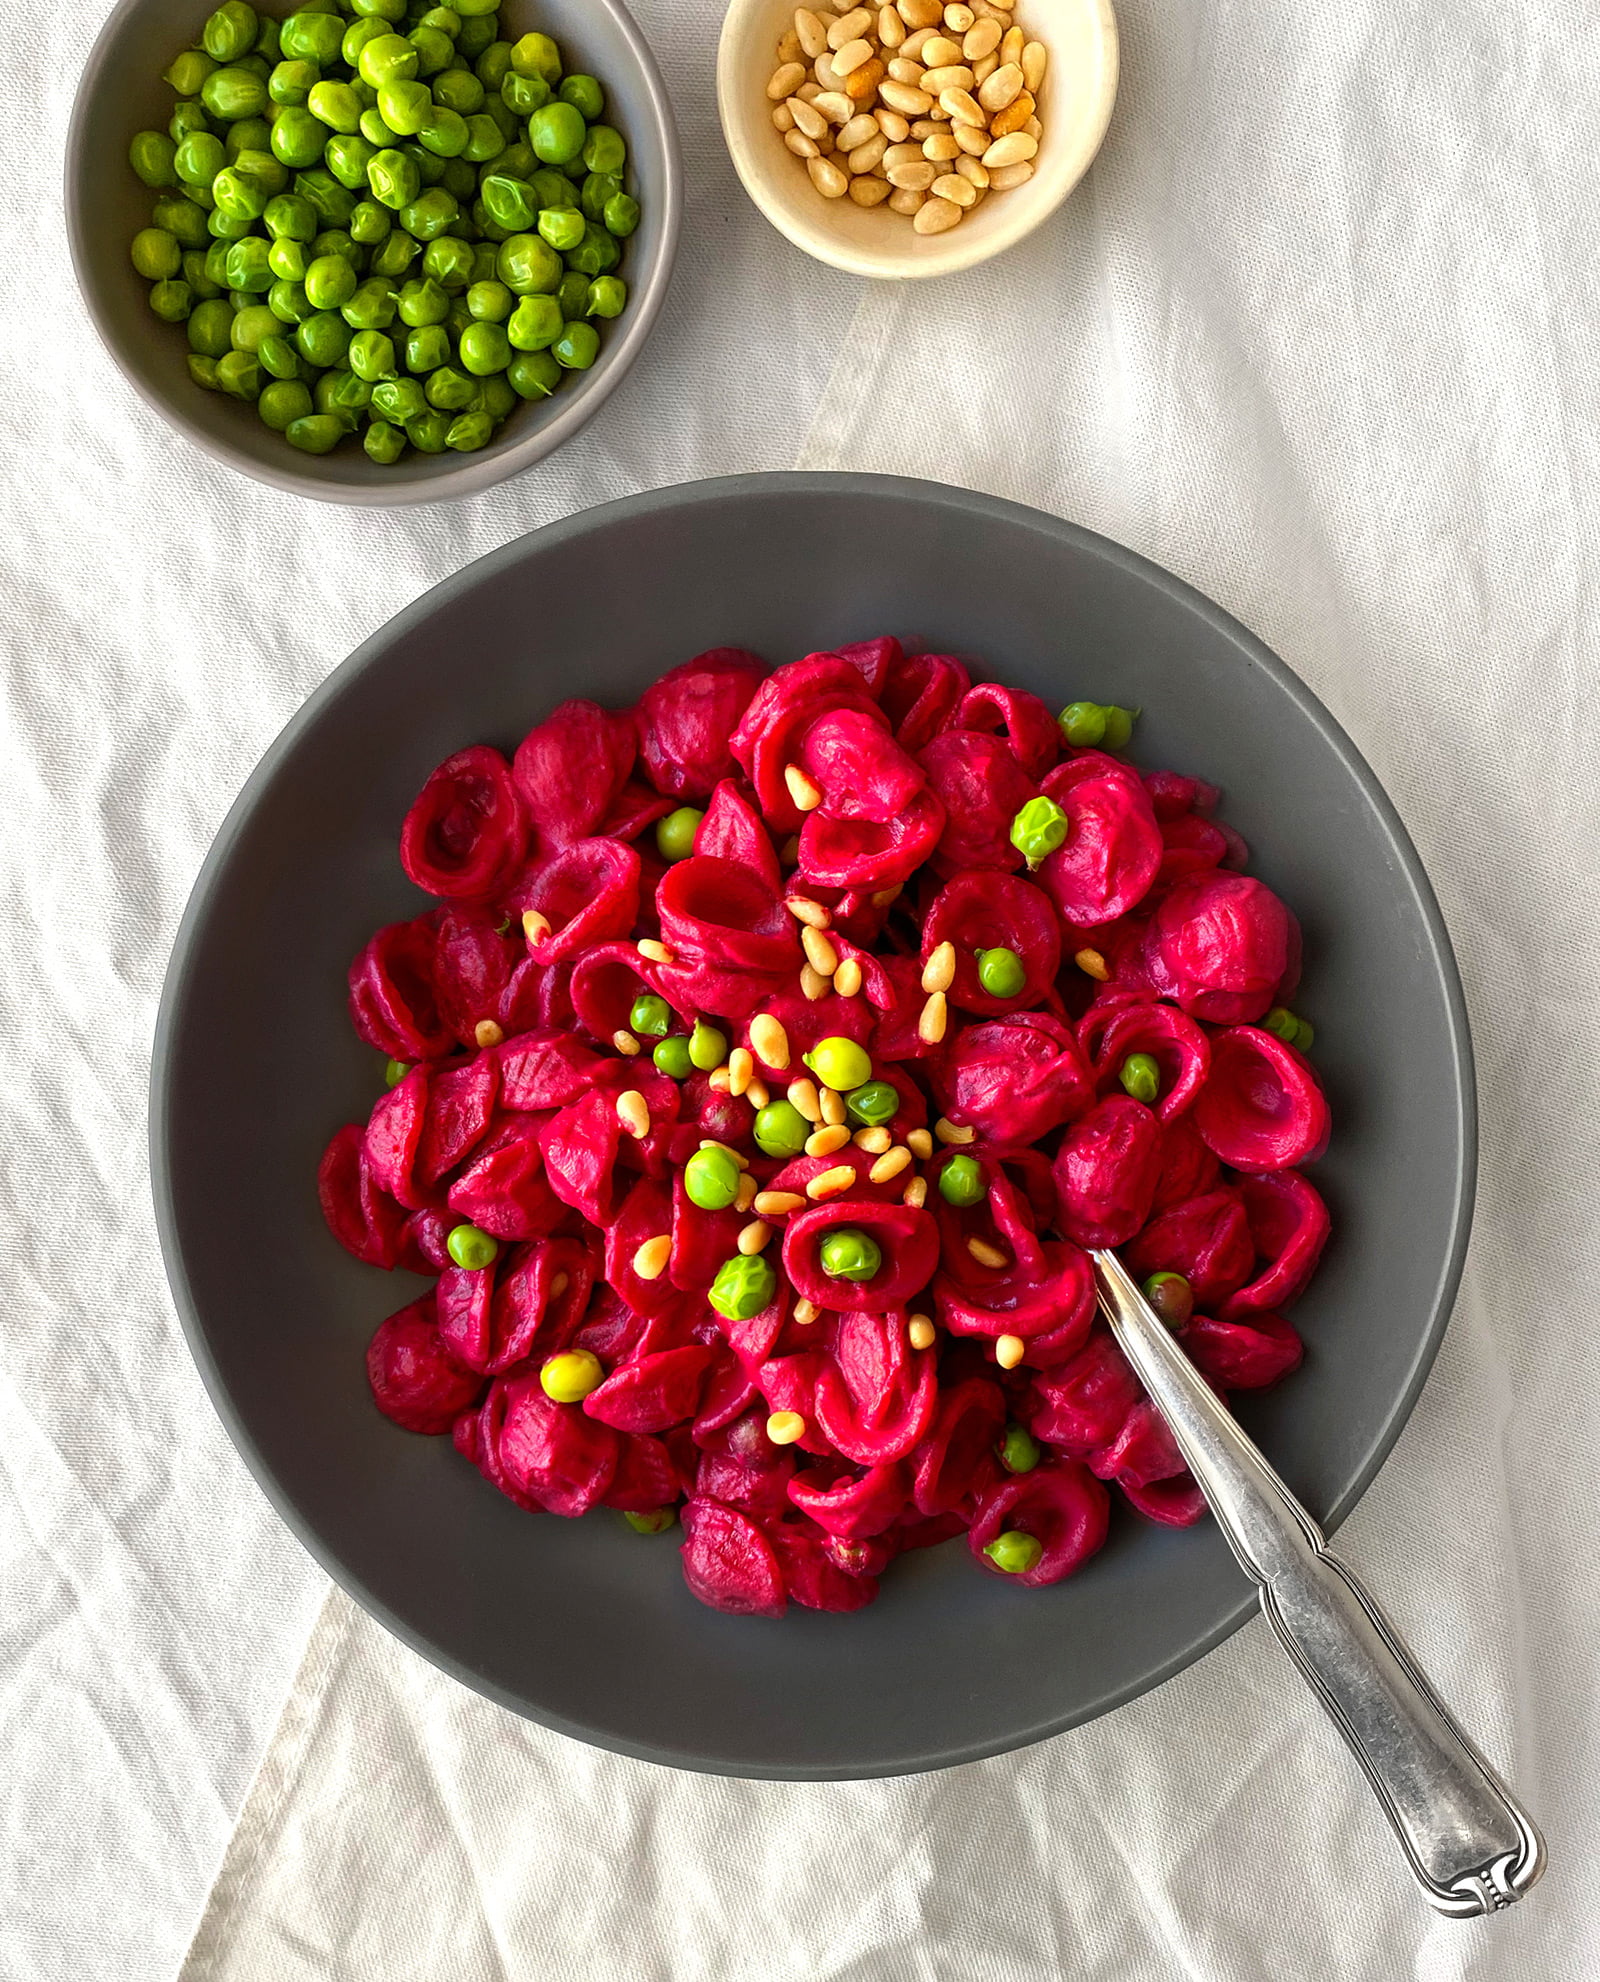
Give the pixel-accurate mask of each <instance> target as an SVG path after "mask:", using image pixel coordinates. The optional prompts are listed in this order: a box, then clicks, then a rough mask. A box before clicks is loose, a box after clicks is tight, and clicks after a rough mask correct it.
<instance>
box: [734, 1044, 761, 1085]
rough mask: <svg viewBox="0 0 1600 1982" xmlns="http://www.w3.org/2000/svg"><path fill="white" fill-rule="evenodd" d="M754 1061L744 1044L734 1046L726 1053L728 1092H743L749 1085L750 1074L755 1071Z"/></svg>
mask: <svg viewBox="0 0 1600 1982" xmlns="http://www.w3.org/2000/svg"><path fill="white" fill-rule="evenodd" d="M755 1070H756V1065H755V1061H754V1060H752V1059H751V1057H750V1050H749V1048H748V1047H746V1046H735V1047H734V1049H733V1051H732V1052H731V1053H730V1054H729V1055H728V1092H729V1093H730V1094H743V1093H744V1091H745V1089H746V1088H747V1087H748V1086H749V1085H750V1076H751V1075H752V1074H753V1073H754V1072H755Z"/></svg>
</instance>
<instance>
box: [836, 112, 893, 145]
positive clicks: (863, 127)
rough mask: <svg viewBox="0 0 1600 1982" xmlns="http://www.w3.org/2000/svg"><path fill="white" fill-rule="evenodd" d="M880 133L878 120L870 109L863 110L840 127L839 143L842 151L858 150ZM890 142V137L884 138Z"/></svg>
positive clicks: (886, 141) (885, 141)
mask: <svg viewBox="0 0 1600 1982" xmlns="http://www.w3.org/2000/svg"><path fill="white" fill-rule="evenodd" d="M878 135H879V131H878V120H877V118H876V117H874V116H873V115H872V113H871V111H869V110H863V111H862V112H861V114H860V116H858V117H852V118H851V119H850V121H849V123H848V124H844V125H842V126H841V127H840V130H839V136H838V145H839V149H840V150H841V151H858V150H860V148H861V146H862V145H864V144H865V143H866V142H867V140H868V139H869V138H875V137H877V136H878ZM884 143H885V144H887V143H888V139H887V138H885V139H884Z"/></svg>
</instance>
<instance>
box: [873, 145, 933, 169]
mask: <svg viewBox="0 0 1600 1982" xmlns="http://www.w3.org/2000/svg"><path fill="white" fill-rule="evenodd" d="M922 156H923V152H922V146H921V145H919V144H903V145H890V147H889V149H888V150H887V151H886V152H885V153H884V154H883V169H884V170H885V171H886V172H887V171H888V170H889V169H890V167H891V166H895V165H915V164H916V163H917V162H918V161H919V160H920V159H921V157H922Z"/></svg>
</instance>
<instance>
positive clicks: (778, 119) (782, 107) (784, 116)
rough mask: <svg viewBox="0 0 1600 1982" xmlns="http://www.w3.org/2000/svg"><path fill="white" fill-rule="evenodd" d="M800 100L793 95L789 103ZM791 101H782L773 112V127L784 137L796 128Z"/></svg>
mask: <svg viewBox="0 0 1600 1982" xmlns="http://www.w3.org/2000/svg"><path fill="white" fill-rule="evenodd" d="M798 101H799V98H798V97H793V96H791V97H790V99H789V103H797V102H798ZM789 103H780V104H779V105H778V107H777V109H776V110H774V111H773V113H772V128H773V129H774V130H775V131H777V132H778V133H779V134H780V135H781V136H783V137H787V136H788V135H789V133H790V132H791V131H792V130H793V129H794V113H793V111H792V110H790V108H789Z"/></svg>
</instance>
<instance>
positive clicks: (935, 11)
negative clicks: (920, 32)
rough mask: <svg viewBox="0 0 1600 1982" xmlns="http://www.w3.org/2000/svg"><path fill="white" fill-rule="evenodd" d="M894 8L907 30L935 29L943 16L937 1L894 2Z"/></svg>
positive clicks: (897, 0) (907, 0) (908, 0)
mask: <svg viewBox="0 0 1600 1982" xmlns="http://www.w3.org/2000/svg"><path fill="white" fill-rule="evenodd" d="M895 7H896V9H897V10H898V12H899V15H900V18H901V20H903V21H904V22H905V24H906V26H907V27H908V28H931V27H937V26H938V24H939V21H940V19H941V17H942V16H943V14H944V9H943V7H941V6H940V5H939V0H895Z"/></svg>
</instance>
